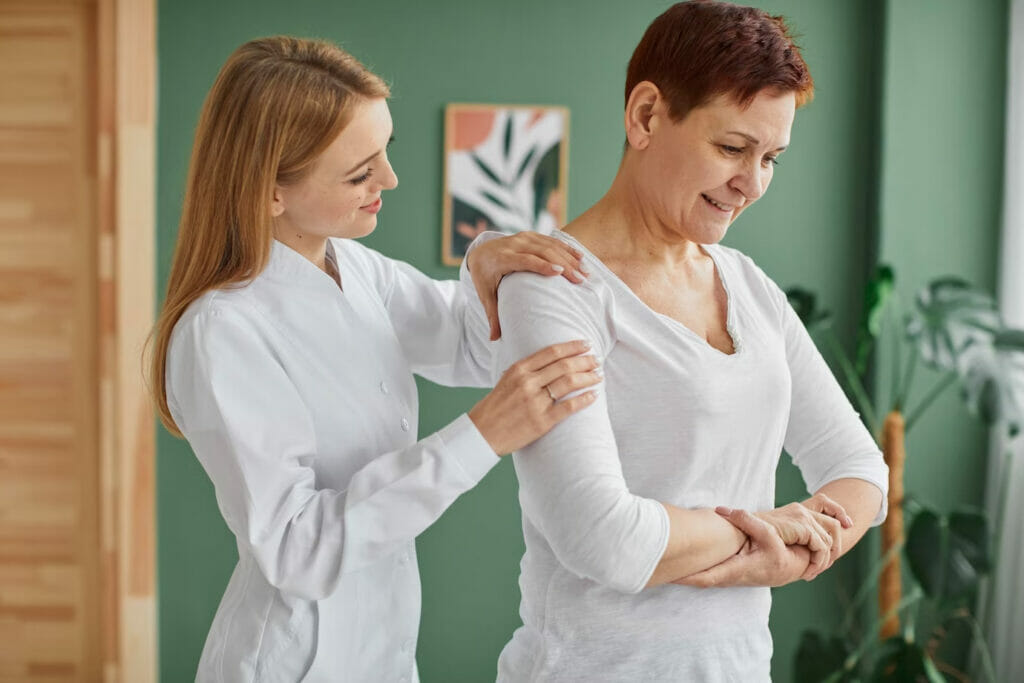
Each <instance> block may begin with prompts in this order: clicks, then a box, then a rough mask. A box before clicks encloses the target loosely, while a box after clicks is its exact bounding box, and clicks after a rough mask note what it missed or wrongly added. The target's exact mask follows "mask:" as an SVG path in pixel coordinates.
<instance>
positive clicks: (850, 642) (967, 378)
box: [787, 265, 1024, 683]
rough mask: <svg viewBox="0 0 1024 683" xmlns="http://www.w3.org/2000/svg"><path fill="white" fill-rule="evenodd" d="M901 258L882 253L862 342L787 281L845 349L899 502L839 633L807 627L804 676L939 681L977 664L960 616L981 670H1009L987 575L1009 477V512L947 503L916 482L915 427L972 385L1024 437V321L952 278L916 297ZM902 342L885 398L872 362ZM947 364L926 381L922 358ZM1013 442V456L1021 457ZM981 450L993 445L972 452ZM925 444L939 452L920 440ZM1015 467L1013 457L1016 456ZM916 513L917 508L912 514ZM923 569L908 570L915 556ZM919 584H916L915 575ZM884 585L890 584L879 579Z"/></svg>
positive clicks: (995, 417) (991, 418)
mask: <svg viewBox="0 0 1024 683" xmlns="http://www.w3.org/2000/svg"><path fill="white" fill-rule="evenodd" d="M894 284H895V275H894V273H893V269H892V268H891V267H889V266H886V265H882V266H879V267H878V268H877V270H876V272H875V274H874V275H873V277H872V278H871V279H870V281H869V282H868V285H867V288H866V292H865V305H864V311H863V318H862V322H861V324H860V328H859V331H858V334H857V339H856V343H855V344H854V350H853V353H852V354H849V353H848V352H847V350H846V348H844V346H843V344H842V343H841V342H840V340H839V337H838V335H837V334H836V332H835V329H834V327H833V325H832V317H831V315H830V314H829V313H828V312H827V311H822V310H819V309H818V307H817V300H816V296H815V295H814V293H812V292H809V291H807V290H805V289H801V288H793V289H790V290H789V291H787V295H788V296H789V300H790V303H791V304H792V305H793V307H794V309H795V310H796V311H797V313H798V314H799V316H800V318H801V320H802V321H803V322H804V325H805V326H807V329H808V331H809V332H810V333H811V335H812V336H813V337H814V339H815V341H816V343H817V344H819V346H821V348H822V350H823V353H824V355H825V356H826V357H829V358H831V359H832V361H833V362H834V364H835V366H836V368H837V369H838V371H839V376H840V378H841V381H842V382H843V384H844V386H845V388H846V390H847V393H848V395H849V396H850V398H851V400H852V401H853V403H854V405H855V406H856V407H857V409H858V410H859V411H860V414H861V417H862V419H863V420H864V423H865V424H866V425H867V427H868V429H869V430H870V431H871V433H872V434H874V435H875V437H876V439H877V440H878V443H879V446H880V447H881V449H882V452H883V454H884V455H885V460H886V464H887V465H888V466H889V484H890V485H889V516H888V518H887V519H886V521H885V523H884V524H883V525H882V527H881V532H880V535H881V543H880V548H881V554H880V557H879V558H878V560H877V561H876V562H875V563H874V564H873V566H872V568H871V569H870V570H869V571H868V573H867V577H866V579H865V581H864V582H863V584H862V585H861V586H860V588H859V589H858V590H857V591H856V592H855V593H854V595H853V598H852V599H851V600H850V603H849V606H848V608H847V613H846V615H845V616H844V618H843V619H842V622H841V623H839V624H837V625H836V627H835V629H834V631H833V632H832V633H827V634H826V633H821V632H819V631H814V630H808V631H805V632H804V634H803V636H802V638H801V641H800V646H799V648H798V650H797V653H796V661H795V666H794V676H795V680H796V681H797V683H812V682H813V683H821V682H822V681H828V682H829V683H845V682H850V681H872V682H874V681H893V682H895V681H900V682H903V681H927V682H931V683H939V682H942V681H947V680H949V679H952V680H956V681H967V680H970V677H969V676H968V674H967V673H965V672H964V671H962V670H959V669H958V668H956V667H955V666H953V665H952V664H950V663H949V662H945V661H942V659H941V658H940V657H939V654H938V651H939V646H940V645H941V644H942V641H943V639H944V638H945V636H946V634H947V633H948V632H949V630H950V628H951V627H952V626H953V625H954V624H958V623H959V624H962V625H966V627H967V629H968V634H969V635H968V638H969V640H970V646H971V649H972V651H973V652H976V653H977V654H976V658H977V662H978V664H977V667H976V668H977V669H979V671H980V673H979V678H980V679H981V680H989V681H995V680H996V677H995V673H994V671H993V667H992V662H991V658H990V657H989V654H988V648H987V646H986V643H985V639H984V636H983V634H982V629H981V626H980V620H979V613H980V614H981V615H982V616H983V615H984V614H985V613H987V612H988V611H990V609H991V603H992V600H993V599H994V593H993V592H992V591H988V593H987V595H985V597H984V599H983V600H984V604H978V603H979V593H981V592H983V591H980V590H979V589H980V588H981V583H982V579H983V577H985V576H986V575H987V574H988V573H989V572H990V571H991V568H992V567H993V566H995V565H996V562H995V560H996V558H997V557H998V552H999V546H1000V538H999V533H998V531H997V532H996V533H995V534H993V532H992V530H993V529H995V530H1001V529H1002V528H1003V524H1002V515H1003V513H1004V510H1005V508H1006V485H1005V484H1006V481H1007V480H1006V479H1005V478H1004V479H1003V480H1002V482H1001V485H1000V487H999V490H998V491H989V493H988V495H990V496H991V495H995V496H997V497H998V500H997V502H996V505H995V506H994V508H993V509H994V510H995V511H996V512H995V518H994V519H989V516H988V515H986V514H985V512H984V511H981V510H976V509H955V510H940V509H938V508H936V507H934V506H933V505H931V504H930V502H928V501H924V500H919V499H916V498H914V497H913V496H912V495H910V494H907V493H905V491H904V488H903V474H904V468H905V458H906V454H907V448H906V439H907V437H908V436H909V434H910V433H911V431H912V430H913V428H914V426H915V425H916V424H917V423H918V420H919V419H920V418H921V416H922V415H923V414H924V413H925V412H926V411H927V410H928V409H929V407H931V406H932V405H933V404H934V402H935V400H936V399H937V398H938V397H939V396H941V395H942V394H943V393H945V392H946V391H948V390H950V389H952V388H953V387H958V388H959V391H960V395H961V397H962V398H963V401H964V405H965V407H966V408H967V410H968V411H969V412H970V413H971V414H973V415H975V416H977V417H978V418H980V419H982V420H984V421H985V422H986V423H988V424H991V425H995V426H996V427H997V428H998V429H1000V430H1005V433H1006V435H1007V437H1008V438H1007V439H1006V442H1010V441H1012V440H1013V439H1015V438H1018V435H1019V434H1020V431H1021V427H1022V421H1024V406H1022V403H1024V402H1022V399H1021V395H1022V393H1024V331H1022V330H1015V329H1009V328H1007V327H1006V326H1005V325H1004V324H1003V321H1002V318H1001V316H1000V314H999V311H998V309H997V307H996V304H995V301H994V300H993V298H992V297H991V296H989V295H988V294H986V293H985V292H982V291H980V290H978V289H976V288H973V287H972V286H970V285H969V284H968V283H967V282H965V281H963V280H960V279H957V278H952V277H943V278H938V279H935V280H933V281H931V282H930V283H928V285H927V286H925V287H924V288H922V289H921V290H920V291H919V292H918V293H917V295H916V296H915V297H914V301H913V303H912V305H911V306H910V307H909V310H907V309H908V307H906V306H905V305H904V304H903V303H902V302H901V301H900V299H899V296H898V294H897V293H896V289H895V287H894ZM880 343H888V344H891V351H890V354H891V359H892V360H891V367H890V368H888V380H889V381H888V384H889V387H888V389H887V390H886V389H885V388H883V386H882V385H883V384H884V383H885V381H884V380H883V378H882V376H881V375H877V376H876V378H877V384H878V386H877V387H875V389H876V391H875V392H874V394H875V396H877V397H880V398H879V399H878V400H876V401H872V400H871V398H870V396H871V394H869V392H868V382H867V381H866V376H867V372H868V368H869V362H870V360H871V358H872V352H873V351H874V350H875V349H876V347H877V346H878V344H880ZM921 364H923V365H926V366H928V367H931V368H932V369H933V370H936V371H938V373H939V379H938V380H935V382H934V384H933V385H932V386H931V387H930V388H928V389H927V390H926V391H924V392H923V393H922V392H914V391H913V390H914V380H915V375H916V370H917V369H918V366H919V365H921ZM1011 454H1012V450H1011V448H1009V447H1008V448H1006V449H1005V452H1004V453H1000V454H999V457H1002V458H1005V459H1009V458H1010V457H1011ZM967 455H968V456H969V457H972V458H976V459H977V460H978V461H979V463H981V462H984V461H985V454H983V453H972V454H967ZM915 457H920V458H926V457H927V454H925V453H917V454H915ZM1003 471H1007V470H1006V469H1005V468H1004V469H1003ZM905 516H906V518H907V519H905ZM902 557H905V558H906V566H907V568H908V569H909V571H908V572H907V573H906V574H904V572H903V571H902V570H903V566H904V565H903V563H902V562H901V558H902ZM904 586H906V587H908V589H909V590H907V592H906V594H905V595H904V592H903V588H904ZM876 589H877V590H876ZM873 592H875V593H877V596H878V615H879V616H878V618H877V619H875V620H874V621H873V623H871V624H870V625H869V626H867V627H862V626H860V623H861V619H860V618H859V617H860V615H861V614H862V613H864V612H865V609H864V608H865V602H866V600H867V599H868V598H869V596H870V595H871V594H872V593H873Z"/></svg>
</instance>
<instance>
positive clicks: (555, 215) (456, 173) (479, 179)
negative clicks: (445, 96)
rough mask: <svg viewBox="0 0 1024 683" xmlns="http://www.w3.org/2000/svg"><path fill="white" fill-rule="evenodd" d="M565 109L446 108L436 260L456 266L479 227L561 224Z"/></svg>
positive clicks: (508, 229)
mask: <svg viewBox="0 0 1024 683" xmlns="http://www.w3.org/2000/svg"><path fill="white" fill-rule="evenodd" d="M568 148H569V110H568V109H566V108H565V107H540V106H536V107H534V106H521V105H494V104H449V105H448V107H447V108H446V109H445V123H444V160H445V163H444V217H443V222H442V228H441V229H442V239H441V245H442V254H441V260H442V261H443V262H444V263H445V264H447V265H452V266H457V265H459V264H460V263H462V258H463V256H465V254H466V247H467V246H469V243H470V242H472V241H473V239H474V238H475V237H476V236H477V235H479V234H480V233H481V232H483V231H485V230H498V231H500V232H504V233H508V234H513V233H516V232H520V231H522V230H536V231H538V232H541V233H545V234H547V233H550V232H551V231H552V230H554V229H555V228H560V227H562V226H563V225H564V224H565V220H566V213H567V212H566V196H567V194H566V187H567V178H566V174H567V172H568V163H567V162H568V155H569V149H568Z"/></svg>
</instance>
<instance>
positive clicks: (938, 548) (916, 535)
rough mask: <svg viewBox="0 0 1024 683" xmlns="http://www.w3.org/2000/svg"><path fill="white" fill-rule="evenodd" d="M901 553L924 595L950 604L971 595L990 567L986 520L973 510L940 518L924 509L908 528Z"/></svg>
mask: <svg viewBox="0 0 1024 683" xmlns="http://www.w3.org/2000/svg"><path fill="white" fill-rule="evenodd" d="M904 551H905V552H906V555H907V560H908V561H909V564H910V570H911V572H912V573H913V575H914V578H915V579H916V580H917V582H918V583H919V584H921V588H922V589H923V590H924V592H925V594H926V595H928V596H929V597H931V598H935V599H937V600H940V601H942V602H947V603H948V602H953V601H955V600H958V599H960V598H962V597H966V596H968V595H970V594H971V593H973V591H974V589H975V588H976V587H977V585H978V581H979V580H980V578H981V577H982V576H983V575H984V574H987V573H988V571H989V570H990V568H991V558H990V555H989V547H988V520H987V518H986V517H985V515H984V514H982V513H981V512H977V511H973V510H960V511H956V512H953V513H951V514H950V515H948V516H944V515H939V514H938V513H936V512H935V511H934V510H932V509H930V508H925V509H923V510H922V511H921V512H919V513H917V515H916V516H915V517H914V520H913V522H912V523H911V525H910V530H909V531H908V532H907V543H906V546H905V548H904Z"/></svg>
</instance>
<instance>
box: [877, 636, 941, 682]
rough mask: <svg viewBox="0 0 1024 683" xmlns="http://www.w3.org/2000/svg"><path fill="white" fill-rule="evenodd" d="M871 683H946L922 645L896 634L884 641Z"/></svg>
mask: <svg viewBox="0 0 1024 683" xmlns="http://www.w3.org/2000/svg"><path fill="white" fill-rule="evenodd" d="M879 649H880V653H879V657H878V660H877V661H876V663H875V669H874V672H873V673H872V674H871V678H870V679H869V680H870V681H871V683H919V682H920V683H946V679H945V677H944V676H943V675H942V674H941V673H939V670H938V669H937V668H936V667H935V663H934V662H933V661H932V660H931V657H929V656H928V653H927V652H925V651H924V649H923V648H921V646H919V645H917V644H916V643H912V642H910V641H908V640H906V639H905V638H904V637H903V636H894V637H892V638H889V639H888V640H886V641H885V642H884V643H882V645H881V647H880V648H879Z"/></svg>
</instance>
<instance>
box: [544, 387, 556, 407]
mask: <svg viewBox="0 0 1024 683" xmlns="http://www.w3.org/2000/svg"><path fill="white" fill-rule="evenodd" d="M544 391H546V392H548V396H550V397H551V402H552V403H557V402H558V399H557V398H555V395H554V394H553V393H551V385H550V384H545V385H544Z"/></svg>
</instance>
